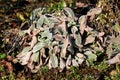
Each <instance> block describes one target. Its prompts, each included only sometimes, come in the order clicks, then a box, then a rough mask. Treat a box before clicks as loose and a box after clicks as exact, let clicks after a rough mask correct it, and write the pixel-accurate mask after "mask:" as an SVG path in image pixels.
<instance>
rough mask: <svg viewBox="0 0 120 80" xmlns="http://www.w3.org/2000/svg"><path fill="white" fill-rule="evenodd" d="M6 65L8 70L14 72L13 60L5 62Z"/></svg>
mask: <svg viewBox="0 0 120 80" xmlns="http://www.w3.org/2000/svg"><path fill="white" fill-rule="evenodd" d="M5 65H6V67H7V68H8V70H9V71H10V72H13V66H12V64H11V62H7V61H6V62H5Z"/></svg>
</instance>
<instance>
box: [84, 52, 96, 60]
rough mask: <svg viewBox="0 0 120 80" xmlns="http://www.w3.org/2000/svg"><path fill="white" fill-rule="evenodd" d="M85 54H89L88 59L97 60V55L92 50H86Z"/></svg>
mask: <svg viewBox="0 0 120 80" xmlns="http://www.w3.org/2000/svg"><path fill="white" fill-rule="evenodd" d="M84 54H85V55H86V56H87V60H88V61H90V62H91V61H96V60H97V56H96V55H95V54H93V53H92V51H86V52H85V53H84Z"/></svg>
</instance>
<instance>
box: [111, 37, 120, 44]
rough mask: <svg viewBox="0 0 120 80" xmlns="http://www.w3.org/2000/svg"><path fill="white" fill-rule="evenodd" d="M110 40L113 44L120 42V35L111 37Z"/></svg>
mask: <svg viewBox="0 0 120 80" xmlns="http://www.w3.org/2000/svg"><path fill="white" fill-rule="evenodd" d="M109 42H110V43H112V44H120V36H118V37H115V38H111V39H110V40H109Z"/></svg>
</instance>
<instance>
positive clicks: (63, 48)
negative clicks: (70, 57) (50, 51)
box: [60, 36, 69, 58]
mask: <svg viewBox="0 0 120 80" xmlns="http://www.w3.org/2000/svg"><path fill="white" fill-rule="evenodd" d="M68 44H69V38H68V36H67V37H66V38H65V39H64V40H63V46H62V49H61V53H60V55H61V57H62V58H65V57H66V53H67V51H66V50H67V46H68Z"/></svg>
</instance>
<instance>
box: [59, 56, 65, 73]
mask: <svg viewBox="0 0 120 80" xmlns="http://www.w3.org/2000/svg"><path fill="white" fill-rule="evenodd" d="M64 68H65V61H64V60H63V59H62V58H61V57H60V69H61V70H60V72H62V71H63V69H64Z"/></svg>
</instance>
